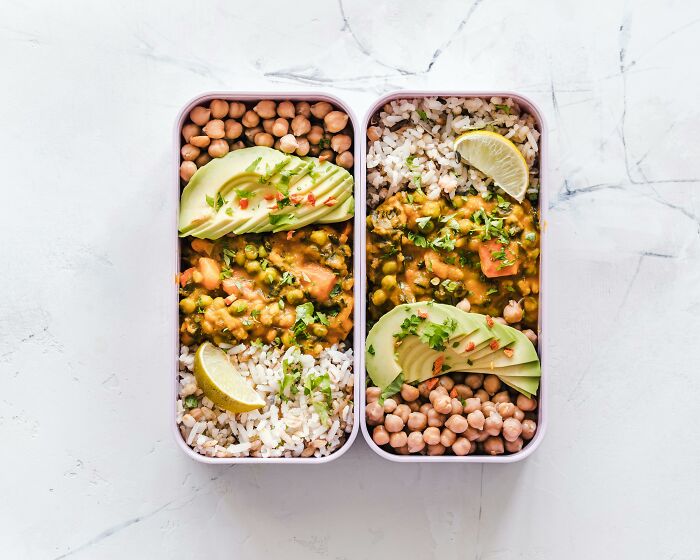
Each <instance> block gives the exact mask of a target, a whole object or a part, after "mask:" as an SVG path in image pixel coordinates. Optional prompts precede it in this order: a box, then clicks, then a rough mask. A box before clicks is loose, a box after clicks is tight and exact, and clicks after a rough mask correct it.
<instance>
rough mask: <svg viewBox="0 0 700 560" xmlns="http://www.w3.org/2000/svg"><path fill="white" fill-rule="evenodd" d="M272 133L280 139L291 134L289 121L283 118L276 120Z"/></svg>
mask: <svg viewBox="0 0 700 560" xmlns="http://www.w3.org/2000/svg"><path fill="white" fill-rule="evenodd" d="M270 132H272V134H273V135H275V136H277V137H278V138H281V137H282V136H284V135H285V134H287V133H288V132H289V121H288V120H287V119H283V118H278V119H275V120H274V121H273V123H272V127H271V130H270Z"/></svg>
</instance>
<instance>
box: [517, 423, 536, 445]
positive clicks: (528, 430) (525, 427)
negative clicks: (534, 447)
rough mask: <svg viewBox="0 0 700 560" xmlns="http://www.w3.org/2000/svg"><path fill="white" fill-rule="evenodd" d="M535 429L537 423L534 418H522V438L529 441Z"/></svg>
mask: <svg viewBox="0 0 700 560" xmlns="http://www.w3.org/2000/svg"><path fill="white" fill-rule="evenodd" d="M536 430H537V424H535V421H534V420H529V419H528V420H523V421H522V433H521V434H520V435H521V436H522V438H523V439H525V440H527V441H530V440H531V439H532V438H533V436H534V435H535V431H536Z"/></svg>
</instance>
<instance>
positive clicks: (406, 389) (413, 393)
mask: <svg viewBox="0 0 700 560" xmlns="http://www.w3.org/2000/svg"><path fill="white" fill-rule="evenodd" d="M419 396H420V393H419V391H418V389H417V388H416V387H414V386H413V385H409V384H408V383H404V384H403V385H401V398H402V399H403V400H405V401H406V402H412V401H415V400H416V399H417V398H418V397H419Z"/></svg>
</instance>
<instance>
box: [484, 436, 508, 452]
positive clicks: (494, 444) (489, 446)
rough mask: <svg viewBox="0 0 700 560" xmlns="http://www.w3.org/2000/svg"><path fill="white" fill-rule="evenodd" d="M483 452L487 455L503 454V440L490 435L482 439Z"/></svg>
mask: <svg viewBox="0 0 700 560" xmlns="http://www.w3.org/2000/svg"><path fill="white" fill-rule="evenodd" d="M484 453H487V454H489V455H501V454H503V440H502V439H501V438H499V437H494V436H491V437H489V438H487V439H486V441H484Z"/></svg>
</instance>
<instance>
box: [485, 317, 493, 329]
mask: <svg viewBox="0 0 700 560" xmlns="http://www.w3.org/2000/svg"><path fill="white" fill-rule="evenodd" d="M486 324H487V325H488V327H489V328H491V327H493V317H491V315H487V316H486Z"/></svg>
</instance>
